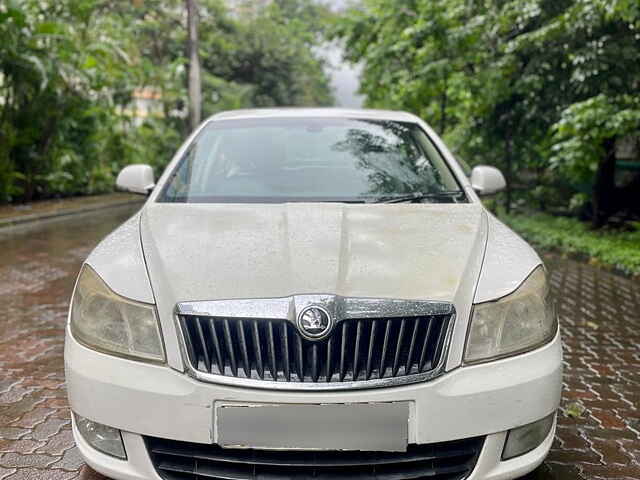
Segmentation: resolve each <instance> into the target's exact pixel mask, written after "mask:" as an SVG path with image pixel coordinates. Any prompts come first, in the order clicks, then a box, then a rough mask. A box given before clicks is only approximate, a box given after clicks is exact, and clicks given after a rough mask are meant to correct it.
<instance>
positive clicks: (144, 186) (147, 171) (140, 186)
mask: <svg viewBox="0 0 640 480" xmlns="http://www.w3.org/2000/svg"><path fill="white" fill-rule="evenodd" d="M155 185H156V184H155V179H154V177H153V169H152V168H151V167H150V166H149V165H143V164H136V165H128V166H126V167H124V168H123V169H122V170H120V173H119V174H118V178H117V179H116V187H117V188H119V189H120V190H124V191H126V192H132V193H140V194H142V195H147V194H148V193H149V192H150V191H151V190H153V187H155Z"/></svg>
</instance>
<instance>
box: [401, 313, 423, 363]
mask: <svg viewBox="0 0 640 480" xmlns="http://www.w3.org/2000/svg"><path fill="white" fill-rule="evenodd" d="M420 321H421V320H420V319H419V320H417V321H415V322H413V333H412V334H411V343H410V344H409V352H408V353H407V362H406V363H405V366H404V370H405V372H406V374H407V375H409V374H410V373H411V366H412V365H413V363H412V360H413V352H414V350H415V348H416V340H417V338H418V327H419V326H420Z"/></svg>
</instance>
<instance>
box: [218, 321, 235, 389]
mask: <svg viewBox="0 0 640 480" xmlns="http://www.w3.org/2000/svg"><path fill="white" fill-rule="evenodd" d="M222 322H223V325H224V340H225V345H226V347H227V352H228V353H229V364H230V366H231V373H233V376H234V377H237V376H238V364H237V363H236V352H235V347H234V346H233V339H232V338H231V327H230V326H229V319H228V318H225V319H224V320H223V321H222Z"/></svg>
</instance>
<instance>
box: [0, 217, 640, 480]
mask: <svg viewBox="0 0 640 480" xmlns="http://www.w3.org/2000/svg"><path fill="white" fill-rule="evenodd" d="M131 213H132V209H131V208H130V207H126V208H120V209H114V210H109V211H103V212H100V213H99V214H93V215H85V216H81V217H80V216H78V217H70V218H67V219H65V220H64V221H60V222H55V223H52V224H48V225H44V226H42V227H41V228H36V229H31V230H30V231H28V232H25V233H24V234H22V235H20V236H17V235H11V236H8V235H4V236H3V235H2V234H0V279H1V281H0V318H2V319H3V321H2V322H0V480H20V479H25V480H26V479H29V480H35V479H46V480H67V479H84V480H89V479H91V480H104V477H102V476H100V475H98V474H96V473H94V472H92V471H91V470H90V469H89V468H88V467H86V466H85V465H83V462H82V460H81V459H80V457H79V455H78V453H77V450H76V448H75V447H74V445H73V439H72V436H71V431H70V417H69V410H68V407H67V401H66V396H65V388H64V372H63V358H62V352H63V332H64V324H65V320H66V310H67V302H68V299H69V295H70V293H71V288H72V284H73V279H74V277H75V275H76V273H77V271H78V269H79V267H80V264H81V262H82V260H83V259H84V258H85V257H86V255H87V254H88V253H89V251H90V250H91V248H92V247H93V245H94V244H95V243H96V242H97V241H98V240H99V239H100V238H102V237H103V236H104V235H105V234H106V233H107V232H108V231H109V230H111V229H112V228H113V227H115V226H116V225H117V224H119V223H121V222H122V221H123V220H124V219H125V218H127V217H128V216H129V215H130V214H131ZM547 263H548V266H549V268H550V271H551V272H552V277H551V278H552V285H553V288H554V291H555V292H556V294H557V295H558V298H559V314H560V321H561V324H562V329H563V334H564V340H565V364H566V370H565V391H564V395H563V404H562V411H561V413H560V416H559V428H558V438H557V439H556V442H555V444H554V447H553V449H552V452H551V454H550V456H549V458H548V460H547V461H546V462H545V464H544V465H543V466H542V467H541V468H540V469H538V471H536V472H535V473H534V474H532V475H530V476H528V477H527V480H551V479H554V480H578V479H640V333H639V332H640V283H638V282H635V283H634V282H632V281H630V280H627V279H625V278H621V277H618V276H615V275H612V274H609V273H606V272H602V271H599V270H597V269H594V268H593V267H590V266H588V265H583V264H579V263H575V262H572V261H567V260H561V259H558V258H556V257H549V258H547Z"/></svg>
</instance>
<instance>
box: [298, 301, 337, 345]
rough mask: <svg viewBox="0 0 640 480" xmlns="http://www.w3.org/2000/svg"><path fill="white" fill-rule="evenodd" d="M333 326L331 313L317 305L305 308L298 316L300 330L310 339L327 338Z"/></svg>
mask: <svg viewBox="0 0 640 480" xmlns="http://www.w3.org/2000/svg"><path fill="white" fill-rule="evenodd" d="M332 326H333V322H332V321H331V316H330V315H329V312H327V311H326V310H325V309H324V308H322V307H319V306H317V305H309V306H308V307H305V308H304V309H303V310H302V311H301V312H300V315H298V329H299V330H300V333H302V335H304V336H305V337H307V338H310V339H314V340H317V339H319V338H323V337H325V336H326V335H327V334H328V333H329V331H330V330H331V327H332Z"/></svg>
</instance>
